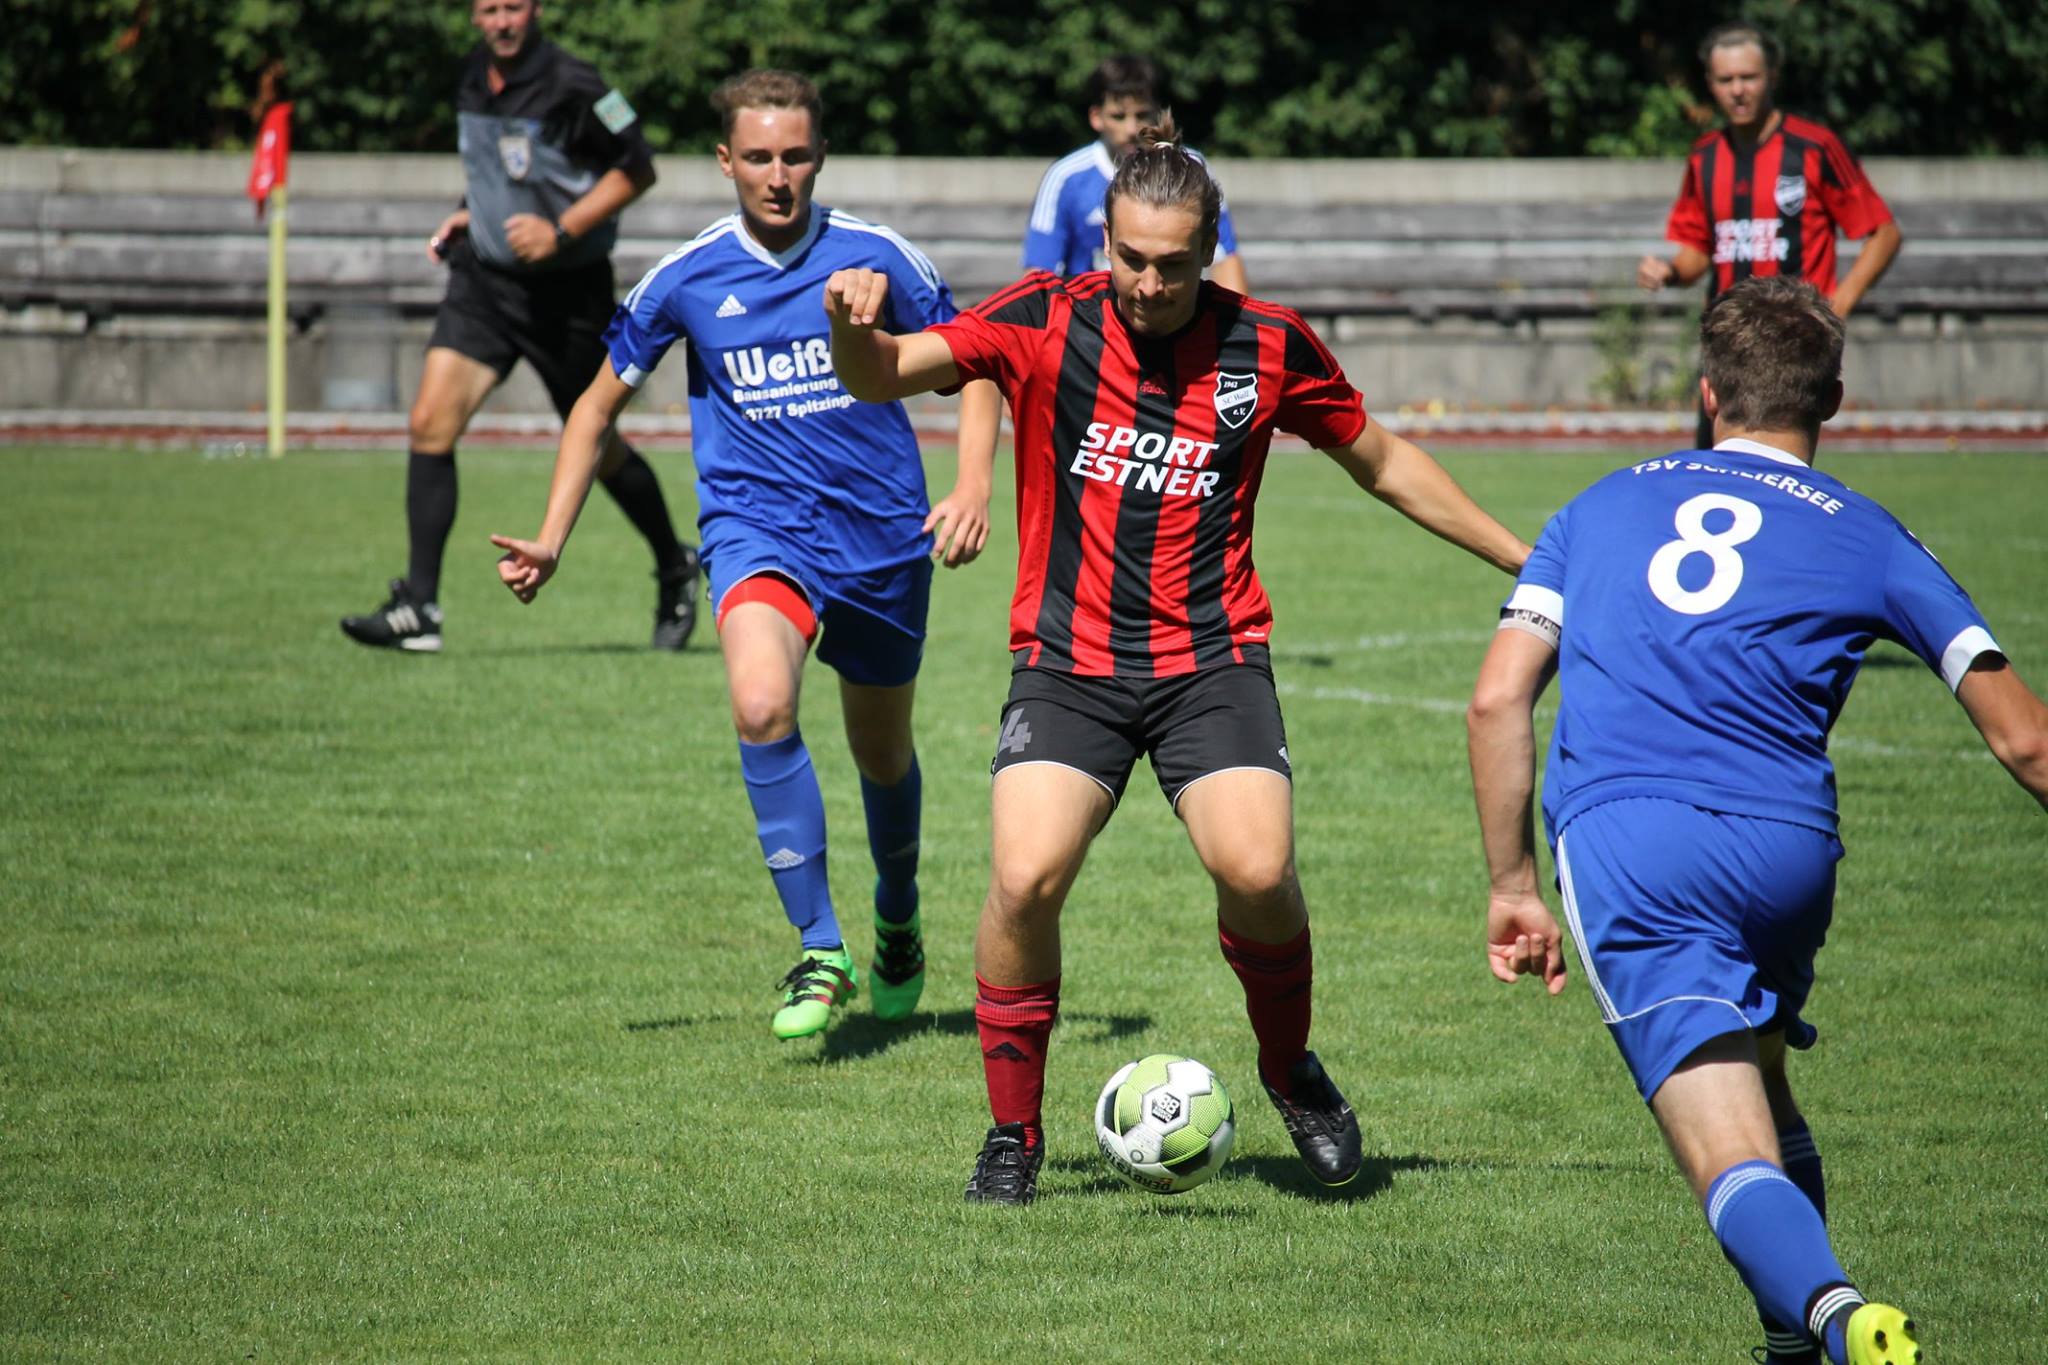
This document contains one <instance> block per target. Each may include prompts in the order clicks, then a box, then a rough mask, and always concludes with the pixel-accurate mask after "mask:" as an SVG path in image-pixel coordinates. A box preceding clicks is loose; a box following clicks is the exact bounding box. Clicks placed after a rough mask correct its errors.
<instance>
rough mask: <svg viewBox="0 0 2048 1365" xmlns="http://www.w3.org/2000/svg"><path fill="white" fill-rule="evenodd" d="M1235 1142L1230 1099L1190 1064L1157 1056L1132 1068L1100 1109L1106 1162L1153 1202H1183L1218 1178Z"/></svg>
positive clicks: (1211, 1075)
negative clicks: (1158, 1198) (1176, 1197)
mask: <svg viewBox="0 0 2048 1365" xmlns="http://www.w3.org/2000/svg"><path fill="white" fill-rule="evenodd" d="M1236 1138H1237V1128H1236V1125H1235V1124H1234V1123H1233V1122H1232V1110H1231V1107H1230V1092H1229V1091H1227V1090H1225V1089H1224V1088H1223V1082H1222V1081H1221V1080H1220V1079H1218V1077H1217V1075H1216V1073H1215V1072H1213V1071H1211V1070H1210V1069H1209V1068H1208V1067H1206V1066H1203V1065H1202V1064H1201V1063H1200V1062H1198V1061H1195V1060H1194V1059H1193V1058H1191V1057H1170V1056H1167V1055H1165V1054H1164V1053H1160V1054H1157V1055H1155V1056H1151V1057H1144V1058H1141V1059H1139V1060H1138V1061H1135V1062H1131V1063H1129V1064H1127V1065H1125V1066H1124V1067H1122V1068H1120V1069H1119V1070H1118V1071H1117V1073H1116V1074H1115V1075H1114V1076H1111V1077H1110V1078H1109V1084H1107V1085H1105V1086H1103V1087H1102V1095H1101V1097H1100V1098H1099V1099H1097V1100H1096V1101H1095V1141H1096V1143H1097V1145H1099V1146H1100V1147H1101V1148H1102V1155H1103V1158H1104V1159H1105V1160H1107V1161H1108V1162H1109V1164H1110V1165H1111V1166H1113V1167H1115V1168H1116V1173H1117V1174H1118V1175H1120V1176H1122V1177H1123V1178H1124V1179H1126V1180H1128V1181H1130V1182H1131V1183H1132V1184H1133V1185H1136V1186H1137V1187H1138V1188H1139V1189H1141V1190H1150V1191H1152V1193H1154V1194H1179V1193H1180V1192H1181V1191H1183V1190H1191V1189H1193V1188H1194V1187H1195V1186H1197V1185H1199V1184H1201V1183H1202V1182H1203V1181H1204V1180H1207V1179H1208V1178H1209V1177H1210V1176H1212V1175H1214V1174H1216V1172H1217V1170H1218V1169H1219V1168H1221V1166H1222V1165H1223V1163H1224V1161H1225V1160H1226V1159H1227V1158H1228V1157H1229V1156H1230V1144H1231V1143H1232V1142H1233V1141H1235V1140H1236Z"/></svg>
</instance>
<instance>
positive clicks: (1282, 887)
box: [1207, 841, 1294, 904]
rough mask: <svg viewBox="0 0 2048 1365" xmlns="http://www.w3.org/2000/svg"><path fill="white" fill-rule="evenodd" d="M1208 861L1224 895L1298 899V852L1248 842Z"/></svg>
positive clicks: (1253, 899) (1261, 899) (1246, 898)
mask: <svg viewBox="0 0 2048 1365" xmlns="http://www.w3.org/2000/svg"><path fill="white" fill-rule="evenodd" d="M1207 861H1208V865H1209V875H1210V876H1211V877H1212V878H1214V879H1215V882H1216V889H1217V890H1218V891H1219V892H1220V893H1222V894H1224V895H1228V896H1230V897H1232V898H1234V899H1236V900H1239V901H1245V902H1250V903H1255V904H1263V903H1266V902H1269V901H1270V902H1276V903H1277V902H1279V901H1283V900H1292V899H1293V898H1294V855H1293V853H1292V851H1291V850H1289V849H1287V848H1284V847H1274V846H1269V845H1265V844H1261V843H1257V842H1253V841H1247V842H1245V843H1243V844H1240V845H1236V846H1233V847H1231V848H1227V849H1223V850H1221V851H1218V852H1214V853H1212V854H1211V856H1210V857H1209V859H1208V860H1207Z"/></svg>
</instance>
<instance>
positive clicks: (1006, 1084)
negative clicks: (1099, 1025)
mask: <svg viewBox="0 0 2048 1365" xmlns="http://www.w3.org/2000/svg"><path fill="white" fill-rule="evenodd" d="M974 984H975V985H976V987H978V988H979V989H978V990H977V991H976V993H975V997H974V1024H975V1027H976V1029H977V1030H979V1032H980V1033H981V1069H982V1073H983V1074H984V1075H985V1076H987V1078H988V1112H989V1113H990V1114H991V1115H993V1116H994V1118H995V1121H996V1122H997V1123H1021V1124H1023V1125H1024V1140H1025V1143H1026V1144H1027V1145H1029V1146H1033V1147H1036V1146H1037V1145H1038V1144H1039V1142H1040V1141H1041V1140H1043V1138H1044V1129H1043V1127H1042V1125H1041V1123H1040V1117H1041V1116H1040V1110H1041V1108H1042V1107H1043V1105H1044V1101H1045V1045H1046V1041H1047V1040H1048V1039H1049V1038H1051V1036H1052V1021H1053V1020H1054V1019H1056V1018H1058V1017H1059V1012H1060V979H1059V978H1058V977H1054V978H1053V979H1052V980H1050V981H1044V982H1040V983H1039V984H1038V985H1035V986H991V985H989V984H988V982H986V981H983V980H982V979H981V974H980V973H979V972H977V973H975V976H974Z"/></svg>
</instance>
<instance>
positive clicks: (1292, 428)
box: [825, 130, 1528, 1203]
mask: <svg viewBox="0 0 2048 1365" xmlns="http://www.w3.org/2000/svg"><path fill="white" fill-rule="evenodd" d="M1148 133H1149V134H1150V135H1149V136H1148V137H1147V138H1146V139H1144V143H1145V144H1146V145H1141V147H1140V148H1139V150H1137V151H1135V152H1133V153H1132V154H1131V156H1130V157H1129V158H1127V159H1126V160H1125V161H1124V162H1123V163H1122V165H1121V166H1120V167H1119V168H1118V171H1117V174H1116V177H1115V179H1114V180H1113V181H1112V182H1111V183H1110V186H1109V190H1108V193H1107V195H1106V196H1105V202H1104V214H1105V222H1104V237H1105V246H1106V249H1107V251H1108V255H1109V261H1110V269H1109V271H1108V272H1107V273H1104V272H1095V273H1092V274H1086V275H1079V276H1076V277H1074V278H1072V279H1068V280H1061V279H1059V278H1057V277H1056V276H1053V275H1050V274H1044V273H1038V274H1033V275H1029V276H1027V277H1025V278H1024V279H1023V280H1021V281H1019V282H1018V283H1017V284H1015V285H1013V286H1011V287H1010V288H1008V289H1005V290H1001V291H999V292H998V293H996V294H995V295H993V296H992V297H991V298H989V299H988V300H987V301H985V302H984V303H982V304H981V305H980V306H979V307H977V308H975V309H973V310H971V311H970V312H967V313H963V314H961V315H960V316H959V317H958V318H956V319H954V320H953V321H952V322H949V323H943V324H941V325H939V326H937V327H934V328H931V329H929V330H927V331H924V332H920V333H917V334H916V335H913V336H904V337H895V336H890V335H889V334H887V333H885V332H881V331H878V330H876V327H875V324H876V322H877V320H878V319H879V318H880V317H881V316H882V315H883V314H882V300H883V298H884V297H885V295H886V293H887V281H886V279H885V278H884V277H882V276H880V275H877V274H875V273H874V272H872V271H842V272H840V273H839V274H836V275H834V276H833V277H832V279H831V281H830V282H829V283H828V284H827V286H826V292H825V306H826V311H827V312H828V313H829V314H830V315H831V318H832V357H833V364H834V366H835V368H836V369H837V371H838V374H839V377H840V382H841V383H842V384H843V385H844V386H845V387H846V389H847V390H848V391H849V392H851V393H853V394H854V395H855V396H856V397H859V398H862V399H866V400H868V401H883V400H887V399H891V398H900V397H903V396H905V395H908V394H912V393H919V392H923V391H925V390H927V389H951V388H954V387H956V386H958V385H960V384H962V383H965V382H967V381H969V380H975V379H993V380H994V381H995V382H996V386H997V387H998V388H1000V389H1001V390H1002V391H1003V392H1004V394H1005V395H1007V396H1008V398H1009V401H1010V409H1011V415H1012V417H1013V419H1014V421H1015V425H1016V433H1017V437H1016V446H1017V518H1018V524H1019V542H1020V543H1019V548H1018V573H1017V590H1016V595H1015V598H1014V599H1013V602H1012V606H1011V614H1010V644H1011V648H1012V651H1013V654H1014V657H1015V669H1014V672H1013V674H1012V682H1011V689H1010V698H1009V701H1008V702H1007V703H1006V704H1005V705H1004V708H1003V715H1002V728H1001V731H1000V735H999V738H998V740H997V751H996V758H995V763H994V765H993V767H994V771H995V783H994V789H993V794H992V798H991V806H992V825H993V830H992V838H993V844H994V851H993V858H992V860H991V861H992V872H991V878H990V886H989V894H988V900H987V901H986V902H985V903H984V905H983V908H982V914H981V924H980V928H979V930H978V932H977V934H976V937H975V947H974V962H975V974H976V978H977V981H978V984H979V993H978V996H977V999H976V1003H975V1020H976V1023H977V1025H978V1026H979V1031H980V1036H981V1045H982V1056H983V1059H984V1072H985V1075H986V1077H987V1081H988V1089H989V1108H990V1111H991V1113H992V1115H993V1116H994V1118H995V1126H994V1127H993V1128H991V1129H990V1130H989V1133H988V1136H987V1138H986V1140H985V1142H984V1145H983V1148H982V1153H981V1156H980V1158H979V1160H977V1162H976V1163H975V1171H974V1177H973V1179H972V1180H971V1181H970V1182H969V1184H968V1187H967V1196H968V1198H969V1199H976V1200H985V1201H989V1202H997V1203H1024V1202H1027V1201H1028V1200H1030V1199H1031V1197H1032V1196H1033V1194H1034V1192H1035V1190H1036V1182H1037V1173H1038V1168H1039V1164H1040V1161H1041V1159H1042V1153H1043V1142H1042V1136H1041V1129H1040V1102H1041V1099H1042V1097H1043V1093H1044V1088H1045V1054H1046V1043H1047V1039H1048V1037H1049V1035H1050V1033H1051V1030H1052V1024H1053V1019H1054V1017H1055V1015H1056V1014H1057V1013H1058V1008H1059V981H1060V940H1059V915H1060V908H1061V906H1062V904H1063V903H1064V902H1065V900H1066V896H1067V891H1068V889H1069V888H1070V887H1071V886H1072V885H1073V882H1074V878H1075V876H1076V875H1077V874H1078V873H1079V872H1080V870H1081V862H1082V859H1083V858H1084V857H1085V856H1086V854H1087V851H1088V845H1089V843H1090V842H1091V841H1092V840H1093V839H1094V837H1095V835H1096V834H1097V833H1098V832H1099V831H1100V830H1101V828H1102V826H1103V824H1104V823H1105V822H1106V821H1107V820H1108V819H1109V816H1110V813H1111V811H1112V810H1113V809H1114V808H1115V805H1116V802H1117V800H1118V798H1119V797H1120V796H1121V795H1122V792H1123V788H1124V784H1125V782H1126V780H1127V779H1128V778H1129V776H1130V772H1131V768H1132V766H1133V765H1134V764H1135V762H1136V760H1137V756H1138V755H1139V754H1140V753H1144V754H1147V755H1149V756H1150V757H1151V760H1152V767H1153V771H1154V773H1155V774H1156V775H1157V776H1158V778H1159V782H1160V786H1161V788H1162V789H1163V790H1164V791H1165V793H1166V796H1167V799H1168V800H1170V801H1171V802H1173V804H1174V809H1175V811H1176V813H1177V814H1178V815H1179V816H1180V818H1181V820H1182V822H1183V823H1185V824H1186V826H1187V830H1188V836H1189V839H1190V840H1191V842H1193V844H1194V846H1195V852H1196V854H1197V855H1198V856H1199V857H1200V858H1201V860H1202V864H1203V866H1204V867H1206V868H1207V869H1208V871H1209V874H1210V876H1211V878H1212V879H1213V881H1214V882H1215V885H1216V911H1217V920H1218V930H1219V935H1220V937H1221V940H1222V945H1223V955H1224V958H1225V960H1227V961H1228V962H1229V963H1230V965H1231V967H1232V968H1233V969H1234V970H1235V971H1236V973H1237V976H1238V979H1239V980H1240V982H1241V983H1242V984H1243V987H1244V993H1245V1008H1246V1012H1247V1013H1248V1014H1249V1015H1250V1016H1251V1023H1252V1030H1253V1032H1254V1033H1255V1034H1256V1035H1257V1038H1258V1043H1259V1073H1260V1079H1261V1080H1262V1081H1263V1082H1264V1084H1265V1086H1266V1091H1267V1094H1268V1095H1270V1096H1271V1097H1272V1100H1273V1103H1274V1104H1275V1106H1276V1107H1278V1109H1279V1110H1280V1113H1281V1116H1282V1118H1283V1120H1284V1121H1285V1122H1286V1125H1287V1129H1288V1132H1289V1134H1290V1135H1291V1136H1292V1137H1293V1139H1294V1142H1295V1146H1296V1148H1297V1149H1298V1150H1299V1151H1300V1153H1301V1156H1302V1159H1303V1161H1304V1162H1305V1163H1306V1164H1307V1165H1308V1168H1309V1170H1310V1172H1311V1173H1312V1174H1314V1175H1315V1177H1316V1178H1317V1179H1318V1180H1320V1181H1322V1182H1324V1183H1325V1184H1332V1185H1339V1184H1343V1183H1344V1182H1346V1181H1348V1180H1350V1179H1351V1178H1352V1177H1353V1176H1355V1175H1356V1174H1357V1172H1358V1169H1359V1165H1360V1162H1361V1154H1360V1147H1359V1136H1358V1124H1357V1120H1356V1119H1355V1118H1354V1117H1353V1116H1352V1113H1351V1109H1350V1106H1348V1105H1347V1104H1345V1102H1344V1097H1343V1095H1342V1094H1340V1093H1339V1092H1338V1090H1337V1087H1336V1086H1335V1085H1334V1084H1332V1083H1331V1081H1330V1079H1329V1077H1328V1075H1327V1074H1325V1072H1324V1070H1323V1068H1322V1065H1321V1063H1320V1062H1319V1061H1318V1060H1317V1058H1316V1055H1315V1054H1314V1053H1313V1052H1310V1051H1309V1050H1308V1034H1309V1000H1310V981H1311V976H1312V957H1311V954H1310V949H1309V934H1308V911H1307V908H1306V906H1305V905H1304V904H1303V901H1302V894H1301V885H1300V883H1299V881H1298V880H1297V879H1296V877H1295V872H1294V827H1293V795H1292V788H1291V782H1290V776H1289V768H1288V758H1287V737H1286V733H1285V730H1284V729H1283V727H1282V723H1281V717H1280V705H1279V701H1278V699H1277V698H1276V697H1275V695H1274V689H1273V675H1272V671H1271V668H1270V666H1269V662H1268V656H1267V639H1268V636H1269V634H1270V632H1271V628H1272V610H1271V608H1270V606H1269V605H1268V603H1267V600H1266V594H1265V591H1264V589H1263V588H1261V587H1260V586H1259V580H1258V574H1257V573H1256V572H1255V570H1254V569H1253V566H1252V511H1253V503H1254V500H1255V499H1256V498H1257V496H1258V490H1259V478H1260V475H1261V473H1262V472H1263V470H1264V467H1265V460H1266V453H1267V448H1268V446H1269V445H1270V444H1271V442H1272V438H1273V433H1274V432H1275V430H1281V431H1288V432H1292V433H1294V434H1296V435H1298V436H1301V437H1302V438H1304V439H1305V440H1307V441H1308V442H1309V444H1311V445H1313V446H1316V447H1317V448H1319V449H1321V450H1322V451H1323V453H1325V454H1326V455H1328V456H1329V457H1330V458H1331V459H1333V460H1335V461H1336V462H1337V463H1338V464H1339V465H1341V466H1342V467H1343V468H1344V469H1345V471H1346V472H1348V473H1349V474H1350V475H1351V477H1352V478H1353V479H1354V480H1356V481H1357V483H1358V484H1359V485H1360V486H1361V487H1363V488H1365V489H1366V490H1367V491H1368V492H1370V493H1372V494H1373V495H1374V496H1376V497H1378V498H1380V499H1382V500H1383V501H1385V502H1387V503H1389V504H1390V505H1392V506H1393V507H1394V508H1396V509H1397V510H1399V511H1400V512H1402V513H1403V514H1405V515H1406V516H1408V517H1409V518H1411V519H1412V520H1414V521H1415V522H1416V523H1417V524H1419V525H1421V526H1423V527H1425V528H1427V529H1428V530H1430V531H1433V532H1435V533H1436V534H1438V535H1440V536H1442V537H1444V538H1445V539H1446V540H1449V541H1451V542H1453V543H1454V544H1457V545H1460V546H1462V547H1464V548H1465V549H1467V550H1470V551H1471V552H1472V553H1474V554H1476V555H1479V556H1481V557H1483V558H1485V559H1487V560H1489V561H1491V562H1492V563H1494V564H1496V565H1498V566H1499V567H1501V568H1503V569H1505V570H1507V571H1509V572H1511V573H1512V572H1514V571H1515V570H1516V569H1517V568H1518V566H1519V565H1520V564H1521V562H1522V560H1523V559H1524V558H1525V557H1526V556H1527V554H1528V546H1526V545H1525V544H1523V543H1522V541H1521V540H1520V539H1518V538H1517V537H1516V536H1515V535H1513V534H1512V533H1511V532H1509V531H1508V530H1507V529H1506V528H1505V527H1503V526H1501V525H1500V524H1499V523H1498V522H1496V521H1495V520H1494V519H1493V518H1492V517H1489V516H1488V515H1487V514H1486V513H1485V512H1483V511H1481V510H1480V509H1479V507H1478V506H1476V505H1475V504H1474V503H1473V502H1472V500H1471V499H1470V498H1468V497H1467V496H1466V495H1465V493H1464V490H1462V489H1461V488H1459V487H1458V485H1457V484H1456V483H1455V482H1454V481H1453V480H1452V479H1451V477H1450V476H1449V475H1448V474H1446V473H1445V472H1444V471H1443V469H1442V467H1441V466H1439V465H1438V464H1437V463H1436V461H1434V460H1432V459H1431V458H1430V457H1429V456H1428V455H1427V454H1425V453H1424V452H1423V451H1421V450H1420V449H1418V448H1417V447H1415V446H1414V445H1412V444H1410V443H1409V442H1407V441H1404V440H1402V439H1400V438H1399V437H1397V436H1393V435H1391V434H1389V433H1388V432H1387V431H1386V430H1385V429H1384V428H1382V427H1381V426H1380V425H1379V424H1378V423H1376V422H1374V421H1372V420H1371V419H1370V418H1368V417H1367V416H1366V413H1365V409H1364V405H1363V403H1362V402H1361V401H1360V399H1359V396H1358V393H1357V391H1356V390H1355V389H1353V388H1352V387H1351V385H1350V384H1349V383H1348V382H1347V381H1346V380H1345V378H1344V373H1343V371H1342V370H1341V369H1340V368H1339V367H1338V365H1337V362H1336V359H1335V358H1334V357H1333V356H1331V354H1330V353H1329V351H1328V350H1327V349H1326V348H1325V347H1324V346H1323V344H1322V342H1321V341H1320V340H1319V339H1318V338H1317V337H1316V335H1315V333H1314V332H1312V331H1311V330H1309V328H1308V326H1307V325H1306V324H1305V323H1303V322H1302V320H1301V318H1300V317H1299V316H1298V315H1297V314H1295V313H1294V312H1293V311H1292V310H1290V309H1286V308H1280V307H1276V306H1274V305H1272V304H1266V303H1261V302H1258V301H1257V300H1254V299H1249V298H1246V297H1245V296H1244V295H1242V294H1237V293H1233V292H1231V291H1230V290H1227V289H1223V288H1220V287H1218V286H1216V285H1215V284H1213V283H1212V284H1205V283H1203V281H1202V270H1203V267H1204V266H1206V265H1207V264H1208V263H1209V261H1210V259H1211V257H1212V256H1213V254H1214V252H1215V249H1216V239H1217V231H1216V223H1217V214H1218V212H1219V209H1220V204H1221V196H1220V193H1219V192H1218V190H1217V188H1216V184H1215V182H1214V181H1213V180H1211V179H1210V178H1209V175H1208V172H1207V171H1206V170H1205V169H1204V168H1203V166H1202V164H1201V162H1200V161H1198V160H1197V159H1196V158H1194V157H1192V156H1190V155H1189V154H1188V153H1186V152H1185V151H1183V150H1182V149H1181V148H1180V147H1179V146H1178V144H1177V143H1174V142H1172V141H1171V140H1169V139H1170V133H1169V134H1164V135H1162V134H1160V133H1159V132H1158V130H1148Z"/></svg>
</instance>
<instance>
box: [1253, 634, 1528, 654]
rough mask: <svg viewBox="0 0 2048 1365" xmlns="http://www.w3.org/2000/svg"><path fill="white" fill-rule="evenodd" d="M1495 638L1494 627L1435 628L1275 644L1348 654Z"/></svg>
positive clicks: (1296, 650)
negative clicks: (1349, 638) (1353, 651)
mask: <svg viewBox="0 0 2048 1365" xmlns="http://www.w3.org/2000/svg"><path fill="white" fill-rule="evenodd" d="M1492 638H1493V632H1492V631H1490V630H1433V631H1415V632H1409V631H1397V632H1395V633H1393V634H1391V635H1361V636H1359V637H1358V638H1357V639H1355V640H1346V641H1344V642H1342V643H1339V644H1330V643H1327V642H1313V641H1312V642H1310V643H1308V644H1296V643H1295V642H1294V641H1292V640H1289V639H1288V638H1287V637H1285V636H1284V635H1283V636H1281V637H1280V639H1279V640H1277V641H1275V644H1276V646H1277V647H1278V649H1279V650H1280V652H1281V653H1282V654H1348V653H1350V652H1351V651H1352V650H1375V649H1407V648H1408V647H1410V646H1411V645H1483V644H1485V643H1486V642H1487V641H1489V640H1491V639H1492Z"/></svg>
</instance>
